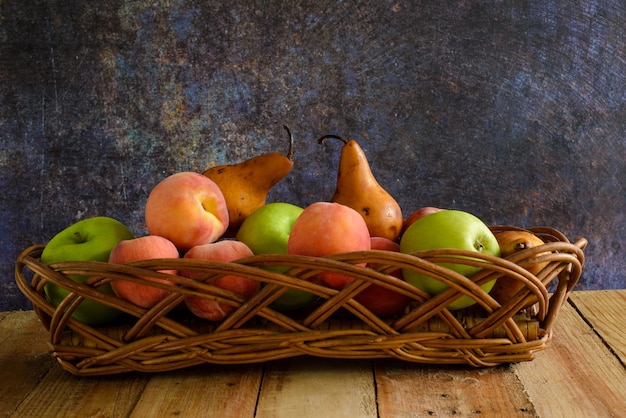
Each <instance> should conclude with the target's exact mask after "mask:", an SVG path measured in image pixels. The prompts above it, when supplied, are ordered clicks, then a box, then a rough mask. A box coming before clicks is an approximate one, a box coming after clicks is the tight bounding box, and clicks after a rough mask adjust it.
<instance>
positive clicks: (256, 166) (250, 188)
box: [202, 126, 293, 233]
mask: <svg viewBox="0 0 626 418" xmlns="http://www.w3.org/2000/svg"><path fill="white" fill-rule="evenodd" d="M284 128H285V130H286V131H287V134H288V135H289V151H288V152H287V154H282V153H279V152H271V153H267V154H263V155H259V156H256V157H253V158H250V159H248V160H246V161H242V162H240V163H238V164H230V165H219V166H215V167H211V168H209V169H207V170H206V171H204V173H202V174H204V175H205V176H207V177H208V178H210V179H211V180H213V181H214V182H215V183H217V185H218V186H219V188H220V190H221V191H222V193H223V194H224V198H225V199H226V206H227V207H228V215H229V217H230V224H229V228H228V229H229V231H228V232H230V233H234V232H236V231H237V230H238V229H239V227H240V226H241V224H242V223H243V221H244V220H245V219H246V218H247V217H248V216H249V215H250V214H251V213H252V212H254V211H255V210H256V209H258V208H260V207H261V206H263V205H265V202H266V200H267V194H268V192H269V191H270V189H271V188H272V187H274V185H276V183H278V182H279V181H280V180H282V179H283V178H284V177H285V176H286V175H287V174H288V173H289V172H290V171H291V169H292V168H293V159H292V157H293V137H292V135H291V132H290V131H289V128H287V127H286V126H284Z"/></svg>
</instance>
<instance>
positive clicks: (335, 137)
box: [317, 134, 348, 144]
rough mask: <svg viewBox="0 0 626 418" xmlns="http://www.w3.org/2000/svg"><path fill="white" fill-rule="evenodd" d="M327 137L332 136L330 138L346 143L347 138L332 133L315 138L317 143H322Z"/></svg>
mask: <svg viewBox="0 0 626 418" xmlns="http://www.w3.org/2000/svg"><path fill="white" fill-rule="evenodd" d="M328 138H332V139H338V140H340V141H341V142H343V143H344V144H347V143H348V140H347V139H346V138H344V137H341V136H339V135H333V134H328V135H324V136H323V137H321V138H320V139H318V140H317V143H318V144H323V143H324V141H325V140H327V139H328Z"/></svg>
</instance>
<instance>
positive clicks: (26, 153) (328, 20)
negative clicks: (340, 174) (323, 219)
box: [0, 0, 626, 310]
mask: <svg viewBox="0 0 626 418" xmlns="http://www.w3.org/2000/svg"><path fill="white" fill-rule="evenodd" d="M221 3H224V4H223V5H219V4H218V2H208V1H206V0H163V1H121V0H109V1H98V2H90V1H77V0H68V1H61V0H49V1H43V0H28V1H23V0H4V1H0V54H1V55H0V82H1V83H2V84H1V92H0V94H1V97H2V107H1V109H0V137H1V141H2V142H1V145H0V150H1V152H0V155H1V156H0V168H1V172H2V175H1V176H2V177H1V179H0V180H1V182H0V188H1V189H0V202H1V210H2V218H1V223H0V248H1V249H2V251H1V252H0V257H1V259H0V267H1V270H0V278H1V281H0V285H1V289H0V309H2V310H9V309H20V308H29V307H30V304H29V303H28V302H27V301H26V299H25V298H24V297H23V296H22V295H21V294H20V293H19V291H18V290H17V289H16V287H15V285H14V278H13V268H14V261H15V258H16V257H17V255H18V253H19V252H20V251H21V250H22V249H24V248H26V247H27V246H29V245H31V244H34V243H44V242H46V241H47V240H48V239H49V238H50V237H51V236H52V235H54V233H56V232H57V231H59V230H60V229H62V228H64V227H65V226H67V225H69V224H71V223H73V222H75V221H77V220H79V219H82V218H85V217H88V216H93V215H107V216H112V217H115V218H117V219H119V220H121V221H123V222H125V223H126V224H128V225H129V226H130V227H131V229H133V231H134V232H135V233H136V234H142V233H144V232H145V227H144V220H143V207H144V203H145V200H146V197H147V194H148V192H149V190H150V189H151V188H152V187H153V186H154V185H155V184H156V183H157V182H158V181H159V180H161V179H162V178H164V177H165V176H167V175H169V174H172V173H174V172H176V171H189V170H193V171H201V170H203V169H205V168H206V167H208V166H210V165H214V164H222V163H234V162H238V161H241V160H243V159H246V158H249V157H252V156H254V155H257V154H260V153H264V152H269V151H276V150H278V151H285V150H286V146H287V144H286V136H285V133H284V131H283V130H282V127H281V126H282V125H283V124H287V125H288V126H289V127H291V129H292V131H293V134H294V136H295V139H296V154H295V168H294V170H293V171H292V172H291V173H290V174H289V176H288V177H287V178H285V179H284V181H283V182H281V183H280V184H279V185H277V186H276V188H275V189H274V190H273V191H272V193H271V195H270V199H271V200H285V201H289V202H292V203H295V204H299V205H303V206H304V205H307V204H309V203H312V202H314V201H317V200H326V199H329V198H330V196H331V195H332V191H333V189H334V182H335V174H336V172H335V169H336V164H337V159H338V154H339V148H340V146H339V145H340V144H339V143H334V142H328V143H326V144H325V145H318V144H317V143H316V142H315V139H316V138H317V137H319V136H320V135H323V134H328V133H335V134H341V135H344V136H349V137H353V138H355V139H357V140H358V141H359V142H360V144H361V145H362V147H363V148H364V150H365V152H366V153H367V155H368V157H369V159H370V162H371V166H372V169H373V171H374V173H375V175H376V176H377V178H378V179H379V181H380V183H381V184H382V185H383V186H384V187H385V188H386V189H388V190H389V191H390V192H391V193H392V194H393V195H394V196H395V197H396V198H397V200H398V201H399V203H400V204H401V206H402V208H403V210H404V212H405V213H409V212H411V211H412V210H414V209H417V208H419V207H421V206H427V205H431V206H441V207H446V208H456V209H461V210H467V211H470V212H472V213H474V214H476V215H478V216H480V217H482V218H483V219H484V220H485V221H486V222H487V223H491V224H514V225H519V226H533V225H549V226H553V227H555V228H557V229H559V230H561V231H563V232H564V233H565V234H566V235H567V236H568V237H570V238H571V239H576V238H578V237H580V236H584V237H586V238H588V239H589V241H590V245H589V247H588V250H587V251H586V253H587V264H586V269H585V272H584V275H583V277H582V279H581V284H580V285H579V288H580V289H583V288H586V289H599V288H625V287H626V274H625V273H624V269H625V268H626V250H625V248H624V238H625V236H626V218H625V217H624V207H625V205H626V193H625V188H624V182H625V179H626V153H625V152H626V138H625V135H626V134H625V132H626V107H625V102H626V93H625V86H626V75H625V73H626V29H625V28H626V26H625V25H624V22H625V21H626V4H625V2H624V1H623V0H606V1H600V0H596V1H570V0H556V1H544V0H536V1H524V2H522V1H517V2H516V1H511V2H507V1H449V2H430V1H422V2H406V1H397V2H394V1H386V0H382V1H372V2H356V1H355V2H352V1H350V2H348V1H328V0H315V1H302V2H301V1H298V2H295V1H293V2H290V1H286V2H285V1H274V0H272V1H257V2H253V1H229V2H221Z"/></svg>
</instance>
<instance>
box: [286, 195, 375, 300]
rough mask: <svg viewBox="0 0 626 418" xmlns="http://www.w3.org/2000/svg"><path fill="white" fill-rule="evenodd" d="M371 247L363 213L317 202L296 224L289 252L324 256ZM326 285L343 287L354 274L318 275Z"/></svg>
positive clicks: (334, 204) (316, 278)
mask: <svg viewBox="0 0 626 418" xmlns="http://www.w3.org/2000/svg"><path fill="white" fill-rule="evenodd" d="M369 249H371V241H370V234H369V230H368V229H367V224H366V223H365V220H364V219H363V217H362V216H361V214H360V213H359V212H357V211H356V210H354V209H352V208H350V207H348V206H345V205H342V204H339V203H330V202H316V203H312V204H311V205H309V206H307V207H306V208H304V210H303V211H302V213H301V214H300V216H298V219H297V220H296V222H295V223H294V224H293V227H292V229H291V233H290V234H289V240H288V241H287V253H288V254H298V255H308V256H314V257H321V256H326V255H331V254H340V253H347V252H352V251H362V250H369ZM315 280H316V281H319V282H320V283H322V284H323V285H325V286H328V287H330V288H333V289H342V288H344V287H345V286H347V285H348V284H350V283H351V282H352V281H354V277H352V276H349V275H345V274H341V273H334V272H324V273H320V274H318V275H317V277H315Z"/></svg>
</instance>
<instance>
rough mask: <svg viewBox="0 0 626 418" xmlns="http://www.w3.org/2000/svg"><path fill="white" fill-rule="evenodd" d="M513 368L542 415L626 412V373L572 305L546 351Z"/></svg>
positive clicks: (562, 315)
mask: <svg viewBox="0 0 626 418" xmlns="http://www.w3.org/2000/svg"><path fill="white" fill-rule="evenodd" d="M592 308H593V309H597V310H601V309H603V307H602V305H594V306H593V307H592ZM622 318H623V315H622ZM514 370H515V372H516V374H517V376H518V377H519V379H520V381H521V382H522V384H523V385H524V388H525V389H526V392H527V393H528V396H529V397H530V400H531V402H533V404H534V405H535V409H536V411H537V413H538V414H539V416H541V417H573V416H576V417H579V416H580V417H617V416H624V411H626V397H625V396H624V394H626V369H625V368H624V366H623V365H622V364H621V363H620V361H619V359H618V358H617V357H616V356H615V355H614V354H612V353H611V352H610V350H609V349H608V348H607V347H606V346H605V345H604V343H603V342H602V341H601V339H600V338H599V337H598V336H597V335H596V334H595V333H594V332H593V330H592V329H591V328H590V327H589V326H588V325H587V324H586V323H585V321H584V320H583V319H582V318H581V317H580V316H579V315H578V314H577V312H576V310H575V309H574V308H573V307H571V306H570V305H569V304H565V305H564V306H563V308H562V309H561V312H560V313H559V318H557V322H556V324H555V326H554V334H553V340H552V341H551V342H550V344H549V345H548V346H547V348H546V349H545V350H544V351H542V352H540V353H538V354H537V357H536V359H535V360H534V361H532V362H529V363H519V364H517V365H516V366H514Z"/></svg>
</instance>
